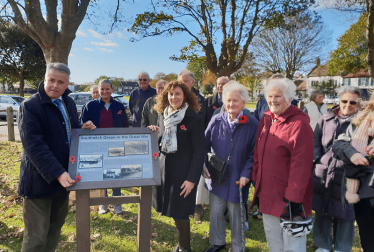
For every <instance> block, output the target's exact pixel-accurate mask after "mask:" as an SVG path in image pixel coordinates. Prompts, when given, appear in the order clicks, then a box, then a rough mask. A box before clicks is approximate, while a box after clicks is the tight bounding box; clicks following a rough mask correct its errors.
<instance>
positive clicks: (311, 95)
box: [309, 90, 323, 101]
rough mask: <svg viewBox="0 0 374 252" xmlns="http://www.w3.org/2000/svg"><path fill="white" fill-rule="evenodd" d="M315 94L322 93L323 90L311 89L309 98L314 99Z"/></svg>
mask: <svg viewBox="0 0 374 252" xmlns="http://www.w3.org/2000/svg"><path fill="white" fill-rule="evenodd" d="M317 95H323V92H322V91H321V90H313V92H312V93H311V94H310V97H309V100H310V101H314V100H315V99H316V97H317Z"/></svg>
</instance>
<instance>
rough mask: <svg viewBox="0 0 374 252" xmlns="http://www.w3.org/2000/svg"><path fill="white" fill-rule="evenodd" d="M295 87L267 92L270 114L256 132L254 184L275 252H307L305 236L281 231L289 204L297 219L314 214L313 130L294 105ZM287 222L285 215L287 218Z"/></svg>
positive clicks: (283, 82) (282, 84) (274, 86)
mask: <svg viewBox="0 0 374 252" xmlns="http://www.w3.org/2000/svg"><path fill="white" fill-rule="evenodd" d="M295 91H296V86H295V85H294V84H293V82H292V81H290V80H287V79H275V80H271V81H270V82H269V83H268V85H267V86H266V88H265V97H266V99H267V102H268V104H269V110H267V111H266V112H265V113H264V116H263V117H262V118H261V121H260V124H259V126H258V129H257V140H256V146H255V153H254V164H253V173H252V180H253V181H254V182H255V193H254V196H253V201H252V205H251V208H252V207H253V205H254V204H255V202H258V200H259V201H260V202H261V204H260V212H261V213H262V214H263V222H264V229H265V234H266V239H267V243H268V246H269V250H270V252H273V251H277V252H278V251H280V252H281V251H297V252H302V251H306V237H305V236H304V237H301V238H294V237H292V236H289V235H287V234H286V233H285V232H282V229H281V227H280V225H279V223H280V217H281V215H282V213H283V210H284V208H285V206H286V205H287V203H288V202H290V205H291V209H292V210H291V213H292V215H293V217H295V216H300V215H303V211H302V210H301V209H302V208H301V204H302V205H303V207H304V209H305V213H306V215H312V195H313V183H312V168H313V131H312V128H311V127H310V125H309V117H308V116H307V115H306V114H305V113H303V112H302V111H301V110H300V109H299V108H297V107H295V106H293V105H291V101H292V99H293V97H294V96H295ZM282 217H283V216H282Z"/></svg>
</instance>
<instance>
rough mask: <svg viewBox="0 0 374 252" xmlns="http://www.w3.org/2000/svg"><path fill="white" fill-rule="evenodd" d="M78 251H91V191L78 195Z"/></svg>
mask: <svg viewBox="0 0 374 252" xmlns="http://www.w3.org/2000/svg"><path fill="white" fill-rule="evenodd" d="M76 197H77V200H76V216H75V218H76V225H77V251H79V252H89V251H90V249H91V240H90V235H91V230H90V191H89V190H79V191H77V193H76Z"/></svg>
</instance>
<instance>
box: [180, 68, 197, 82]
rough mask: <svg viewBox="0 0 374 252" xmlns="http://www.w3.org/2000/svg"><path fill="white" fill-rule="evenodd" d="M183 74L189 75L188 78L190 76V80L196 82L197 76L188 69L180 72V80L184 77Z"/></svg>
mask: <svg viewBox="0 0 374 252" xmlns="http://www.w3.org/2000/svg"><path fill="white" fill-rule="evenodd" d="M183 74H188V76H190V78H191V79H192V80H195V75H194V74H193V73H192V72H191V71H190V70H188V69H183V70H182V71H180V73H179V74H178V79H179V77H180V76H182V75H183Z"/></svg>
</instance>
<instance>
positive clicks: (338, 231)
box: [313, 212, 355, 252]
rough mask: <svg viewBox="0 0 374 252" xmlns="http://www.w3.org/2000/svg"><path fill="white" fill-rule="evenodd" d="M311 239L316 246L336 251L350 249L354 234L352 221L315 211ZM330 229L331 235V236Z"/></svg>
mask: <svg viewBox="0 0 374 252" xmlns="http://www.w3.org/2000/svg"><path fill="white" fill-rule="evenodd" d="M314 217H315V220H314V229H313V241H314V245H315V246H317V247H318V248H324V249H327V250H331V248H332V245H333V244H334V249H335V250H338V251H343V252H345V251H347V252H348V251H351V250H352V246H353V236H354V234H355V226H354V223H355V222H354V221H346V220H343V219H337V218H334V217H331V216H328V215H324V214H321V213H319V212H315V216H314ZM331 229H332V230H333V237H331Z"/></svg>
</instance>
